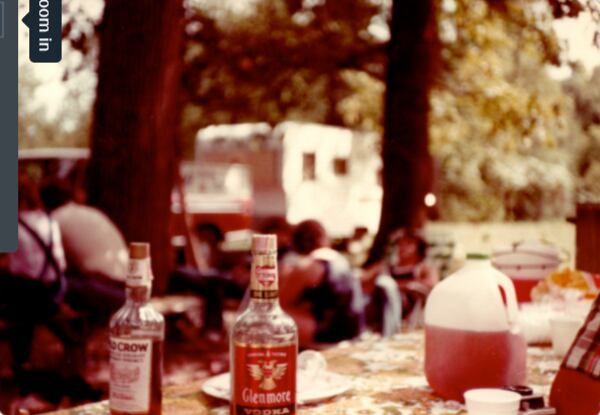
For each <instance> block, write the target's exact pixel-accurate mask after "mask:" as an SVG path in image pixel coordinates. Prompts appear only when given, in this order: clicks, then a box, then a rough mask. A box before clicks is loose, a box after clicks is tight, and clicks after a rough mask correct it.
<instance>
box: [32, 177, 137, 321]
mask: <svg viewBox="0 0 600 415" xmlns="http://www.w3.org/2000/svg"><path fill="white" fill-rule="evenodd" d="M40 193H41V197H42V200H43V202H44V206H45V207H46V209H47V210H48V212H50V216H51V217H52V219H53V220H55V221H56V222H57V223H58V226H59V227H60V232H61V235H62V244H63V246H64V251H65V255H66V259H67V264H68V268H67V273H66V274H67V279H68V284H67V288H68V289H67V293H66V298H65V301H66V302H67V303H68V304H69V305H70V306H71V307H73V308H74V309H75V310H79V311H86V312H88V313H89V314H90V315H91V316H93V317H94V318H97V319H99V321H100V322H105V321H106V319H107V318H109V317H110V315H111V314H112V313H113V312H115V311H116V310H118V309H119V307H120V306H121V305H122V304H123V302H124V301H125V278H126V275H127V261H128V253H127V244H126V243H125V239H124V238H123V236H122V235H121V233H120V232H119V230H118V228H117V227H116V226H115V224H114V223H113V222H112V221H111V220H110V219H109V218H108V216H106V215H105V214H104V213H103V212H101V211H100V210H99V209H96V208H94V207H92V206H86V205H83V204H81V203H78V202H75V200H74V194H75V193H76V192H75V191H74V189H73V188H72V186H71V184H70V183H69V182H68V181H66V180H63V179H57V178H53V179H50V180H48V181H46V182H45V183H43V184H42V189H41V192H40Z"/></svg>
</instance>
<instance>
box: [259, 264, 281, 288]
mask: <svg viewBox="0 0 600 415" xmlns="http://www.w3.org/2000/svg"><path fill="white" fill-rule="evenodd" d="M255 272H256V280H257V281H258V283H259V284H260V285H262V286H263V287H269V286H271V284H273V283H274V282H275V279H276V278H277V270H276V269H275V267H274V266H272V265H258V266H257V267H256V271H255Z"/></svg>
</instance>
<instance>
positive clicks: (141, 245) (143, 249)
mask: <svg viewBox="0 0 600 415" xmlns="http://www.w3.org/2000/svg"><path fill="white" fill-rule="evenodd" d="M149 257H150V244H149V243H147V242H131V243H130V244H129V258H131V259H144V258H149Z"/></svg>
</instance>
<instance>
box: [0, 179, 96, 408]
mask: <svg viewBox="0 0 600 415" xmlns="http://www.w3.org/2000/svg"><path fill="white" fill-rule="evenodd" d="M18 221H19V222H18V227H19V245H18V248H17V250H16V251H15V252H13V253H10V254H7V255H3V256H2V257H1V262H2V264H1V265H2V266H1V271H0V318H2V319H4V320H6V321H8V322H9V328H8V331H9V336H8V339H9V342H10V346H11V352H12V369H13V374H14V377H15V380H16V383H17V385H18V386H19V389H20V392H21V393H22V394H23V395H25V394H27V393H29V392H31V391H33V390H32V389H35V388H36V384H39V383H40V380H39V378H40V371H34V370H32V369H31V367H30V365H29V362H28V359H29V357H30V354H31V350H32V344H33V337H34V330H35V327H36V326H37V325H44V326H46V327H47V328H49V329H50V331H51V332H53V333H54V334H55V335H56V336H57V337H58V339H59V340H60V341H61V342H62V343H63V346H64V349H65V357H66V358H67V359H69V364H68V365H64V366H63V372H64V375H65V376H64V377H62V376H61V377H60V383H58V384H56V383H54V382H51V381H50V383H46V382H42V383H44V384H43V385H38V387H37V389H39V390H38V392H40V391H41V392H43V393H44V394H45V395H46V396H47V397H49V398H51V399H52V400H53V401H54V403H58V401H59V400H60V398H62V395H63V392H66V393H67V394H71V395H78V396H79V397H83V399H85V398H91V399H97V398H99V397H100V395H99V394H98V393H96V391H93V390H92V389H91V388H90V387H89V386H88V385H87V383H85V381H83V379H82V377H81V376H80V373H81V371H82V369H83V363H84V362H83V360H82V358H83V344H82V343H81V340H82V339H81V336H80V335H79V333H77V331H76V330H74V329H73V328H72V327H70V326H69V322H68V321H65V320H64V319H63V317H66V318H67V319H68V318H69V316H71V313H72V312H71V311H70V310H69V309H68V307H65V306H64V304H63V299H64V297H65V294H66V286H67V283H66V280H65V277H64V271H65V269H66V261H65V254H64V250H63V246H62V242H61V234H60V228H59V226H58V223H57V222H56V221H54V220H53V219H52V218H51V217H50V216H49V215H48V214H47V213H46V212H45V211H44V210H43V209H42V204H41V200H40V198H39V193H38V191H37V188H36V186H35V184H34V183H33V181H31V179H29V178H28V177H27V176H24V175H22V176H20V177H19V216H18ZM42 346H43V345H39V347H42ZM42 373H44V375H42V376H41V377H42V378H45V379H48V380H49V379H51V378H52V376H51V374H48V373H45V372H42ZM52 375H55V374H52ZM36 379H37V380H36Z"/></svg>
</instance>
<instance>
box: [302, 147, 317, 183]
mask: <svg viewBox="0 0 600 415" xmlns="http://www.w3.org/2000/svg"><path fill="white" fill-rule="evenodd" d="M316 161H317V156H316V154H315V153H304V154H303V155H302V179H303V180H305V181H308V180H315V179H316V178H317V172H316V164H317V163H316Z"/></svg>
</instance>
